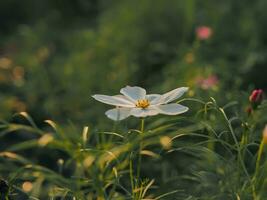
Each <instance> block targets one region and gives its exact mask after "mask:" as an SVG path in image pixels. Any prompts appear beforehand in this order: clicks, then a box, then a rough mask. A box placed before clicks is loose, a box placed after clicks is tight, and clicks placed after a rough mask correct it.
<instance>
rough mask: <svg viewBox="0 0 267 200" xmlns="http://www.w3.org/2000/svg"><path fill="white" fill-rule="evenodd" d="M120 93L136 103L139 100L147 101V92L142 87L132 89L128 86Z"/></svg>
mask: <svg viewBox="0 0 267 200" xmlns="http://www.w3.org/2000/svg"><path fill="white" fill-rule="evenodd" d="M120 93H122V94H123V95H124V96H126V97H127V98H129V99H130V100H132V101H134V102H136V101H137V100H139V99H145V97H146V90H145V89H143V88H141V87H137V86H134V87H131V86H126V87H124V88H122V89H121V90H120Z"/></svg>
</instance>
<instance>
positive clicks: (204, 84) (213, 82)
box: [197, 75, 219, 90]
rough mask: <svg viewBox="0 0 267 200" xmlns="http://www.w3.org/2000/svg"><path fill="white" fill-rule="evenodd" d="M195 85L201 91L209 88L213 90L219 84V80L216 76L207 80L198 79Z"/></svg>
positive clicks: (211, 76)
mask: <svg viewBox="0 0 267 200" xmlns="http://www.w3.org/2000/svg"><path fill="white" fill-rule="evenodd" d="M197 83H198V84H199V86H200V88H201V89H203V90H208V89H210V88H215V87H216V86H217V85H218V83H219V79H218V77H217V76H216V75H210V76H209V77H207V78H198V79H197Z"/></svg>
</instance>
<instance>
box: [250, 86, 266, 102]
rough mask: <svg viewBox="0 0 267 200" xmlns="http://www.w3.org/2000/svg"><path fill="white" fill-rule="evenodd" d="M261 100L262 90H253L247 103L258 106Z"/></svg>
mask: <svg viewBox="0 0 267 200" xmlns="http://www.w3.org/2000/svg"><path fill="white" fill-rule="evenodd" d="M262 100H263V90H262V89H258V90H253V91H252V93H251V95H250V97H249V101H250V102H251V103H254V104H257V105H259V104H261V102H262Z"/></svg>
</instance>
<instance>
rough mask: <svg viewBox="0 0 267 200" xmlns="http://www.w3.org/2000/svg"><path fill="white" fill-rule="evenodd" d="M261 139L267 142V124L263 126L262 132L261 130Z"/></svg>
mask: <svg viewBox="0 0 267 200" xmlns="http://www.w3.org/2000/svg"><path fill="white" fill-rule="evenodd" d="M262 139H263V142H264V143H265V144H267V125H266V126H265V128H264V130H263V132H262Z"/></svg>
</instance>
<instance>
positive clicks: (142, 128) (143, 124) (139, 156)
mask: <svg viewBox="0 0 267 200" xmlns="http://www.w3.org/2000/svg"><path fill="white" fill-rule="evenodd" d="M144 129H145V119H144V118H142V119H141V128H140V134H141V139H140V145H139V154H138V166H137V180H138V179H139V178H140V169H141V163H142V155H141V152H142V149H143V141H142V140H143V139H142V138H143V133H144Z"/></svg>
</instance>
